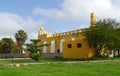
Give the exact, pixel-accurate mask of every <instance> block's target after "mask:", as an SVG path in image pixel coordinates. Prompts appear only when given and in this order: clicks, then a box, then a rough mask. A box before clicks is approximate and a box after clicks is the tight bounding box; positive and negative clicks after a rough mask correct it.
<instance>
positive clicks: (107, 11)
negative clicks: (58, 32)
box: [34, 0, 120, 21]
mask: <svg viewBox="0 0 120 76" xmlns="http://www.w3.org/2000/svg"><path fill="white" fill-rule="evenodd" d="M119 2H120V1H119V0H114V1H113V0H64V1H63V3H62V4H60V6H61V8H60V9H57V8H53V9H44V8H40V7H36V8H35V9H34V13H35V14H39V15H44V16H47V17H50V18H53V19H57V20H75V21H80V20H89V15H90V13H91V12H95V13H96V15H97V18H115V19H120V5H119V4H118V3H119Z"/></svg>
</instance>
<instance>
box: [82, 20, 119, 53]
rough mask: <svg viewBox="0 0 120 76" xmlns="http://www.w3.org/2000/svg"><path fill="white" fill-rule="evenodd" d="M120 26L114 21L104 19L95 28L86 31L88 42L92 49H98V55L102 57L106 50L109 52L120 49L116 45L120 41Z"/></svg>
mask: <svg viewBox="0 0 120 76" xmlns="http://www.w3.org/2000/svg"><path fill="white" fill-rule="evenodd" d="M119 25H120V23H119V22H117V21H116V20H114V19H102V20H99V21H98V22H97V23H96V24H95V26H91V27H90V28H87V29H85V31H84V35H85V36H86V40H87V42H88V44H89V45H90V47H94V48H95V49H96V55H100V52H101V51H102V50H103V49H105V48H107V49H109V50H113V49H116V48H118V47H117V46H116V45H115V44H116V43H117V42H116V41H117V40H119V39H120V36H117V34H116V32H118V31H117V29H118V28H119ZM119 33H120V32H119Z"/></svg>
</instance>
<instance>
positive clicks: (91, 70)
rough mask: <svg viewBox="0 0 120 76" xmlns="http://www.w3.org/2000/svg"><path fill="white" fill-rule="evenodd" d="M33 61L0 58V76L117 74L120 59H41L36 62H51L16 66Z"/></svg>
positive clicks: (119, 68)
mask: <svg viewBox="0 0 120 76" xmlns="http://www.w3.org/2000/svg"><path fill="white" fill-rule="evenodd" d="M31 62H32V63H35V61H33V60H31V59H27V60H25V59H23V60H7V61H6V60H0V63H1V65H0V76H119V75H120V59H119V58H117V59H114V60H109V61H85V62H84V61H82V62H81V61H79V62H78V63H68V64H67V63H66V64H65V63H62V62H64V61H61V60H58V61H57V62H60V63H57V64H56V63H54V62H56V61H55V60H54V59H47V60H44V59H41V60H40V61H39V62H37V63H41V62H44V63H46V62H52V63H51V64H37V65H22V64H21V66H20V67H16V66H15V65H8V64H16V63H31Z"/></svg>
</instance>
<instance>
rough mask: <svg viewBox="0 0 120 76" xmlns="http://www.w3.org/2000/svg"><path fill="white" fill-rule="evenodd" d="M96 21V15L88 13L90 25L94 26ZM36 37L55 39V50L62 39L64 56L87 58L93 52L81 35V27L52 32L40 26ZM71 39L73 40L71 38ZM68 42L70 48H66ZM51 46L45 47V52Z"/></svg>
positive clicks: (44, 39) (48, 51) (49, 40)
mask: <svg viewBox="0 0 120 76" xmlns="http://www.w3.org/2000/svg"><path fill="white" fill-rule="evenodd" d="M95 22H96V16H95V15H94V13H91V15H90V26H94V25H95ZM38 39H42V40H43V42H44V41H46V42H47V43H51V42H52V41H53V40H54V41H55V52H54V53H57V50H58V49H60V41H61V40H62V39H64V42H63V46H62V47H63V52H62V56H63V57H64V58H89V57H92V56H93V55H94V54H95V52H94V49H93V48H90V47H89V46H88V44H87V42H86V41H85V37H84V36H83V35H82V29H78V30H72V31H67V32H61V33H57V32H55V33H54V34H50V33H46V32H45V30H44V28H40V30H39V32H38ZM72 39H73V40H72ZM77 43H81V44H82V47H81V48H78V47H77ZM68 44H71V45H72V48H68ZM50 49H51V46H48V47H47V50H46V52H47V53H50Z"/></svg>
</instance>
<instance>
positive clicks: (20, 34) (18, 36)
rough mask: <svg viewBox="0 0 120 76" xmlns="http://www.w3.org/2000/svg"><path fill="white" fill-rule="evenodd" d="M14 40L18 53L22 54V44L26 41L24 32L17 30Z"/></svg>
mask: <svg viewBox="0 0 120 76" xmlns="http://www.w3.org/2000/svg"><path fill="white" fill-rule="evenodd" d="M15 38H16V41H17V44H18V46H19V48H20V51H19V52H20V53H22V49H23V47H22V46H23V44H24V43H25V41H26V40H27V34H26V32H24V31H23V30H19V31H18V32H17V33H16V34H15Z"/></svg>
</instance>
